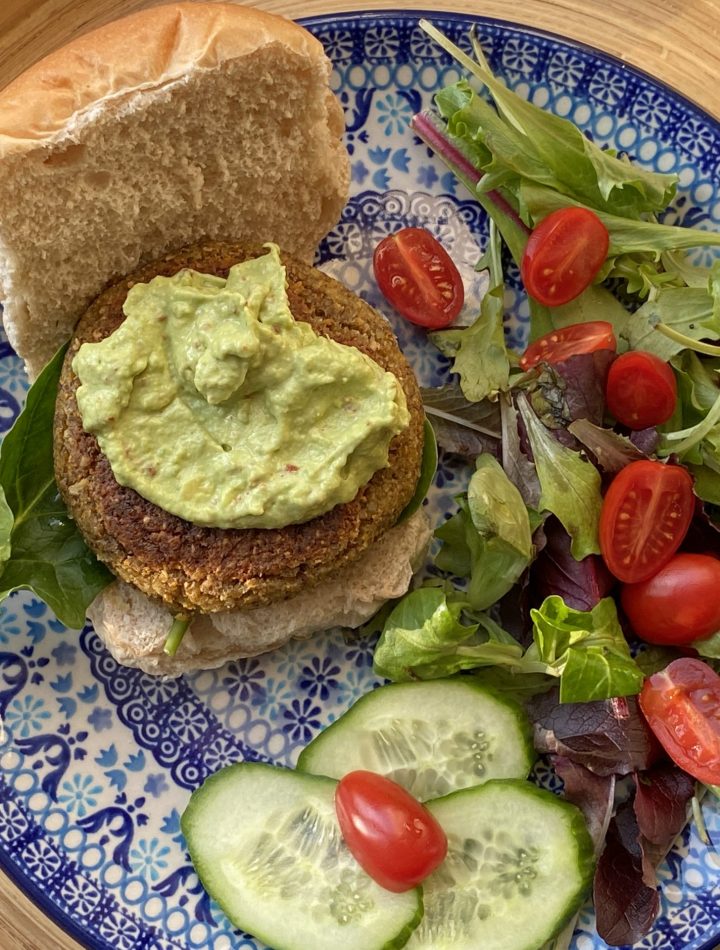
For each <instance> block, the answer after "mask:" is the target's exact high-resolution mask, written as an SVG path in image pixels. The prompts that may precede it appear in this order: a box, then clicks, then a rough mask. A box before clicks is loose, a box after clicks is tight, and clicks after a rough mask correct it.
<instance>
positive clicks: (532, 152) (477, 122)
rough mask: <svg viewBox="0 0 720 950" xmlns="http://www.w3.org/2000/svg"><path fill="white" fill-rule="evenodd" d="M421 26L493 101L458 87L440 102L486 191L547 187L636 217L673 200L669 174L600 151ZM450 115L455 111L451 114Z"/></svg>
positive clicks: (482, 65) (479, 52) (673, 180)
mask: <svg viewBox="0 0 720 950" xmlns="http://www.w3.org/2000/svg"><path fill="white" fill-rule="evenodd" d="M420 25H421V27H422V28H423V29H424V30H425V31H426V32H427V33H428V34H429V35H430V36H431V37H432V38H433V39H434V40H435V41H436V42H437V43H438V44H439V45H440V46H442V47H443V49H445V50H447V52H448V53H450V55H451V56H452V57H453V58H454V59H455V60H457V62H458V63H460V64H461V65H462V66H464V67H465V68H466V69H467V70H468V71H469V72H470V73H472V75H473V76H475V78H476V79H479V80H480V82H481V83H483V85H484V86H485V87H486V88H487V89H488V91H489V92H490V94H491V95H492V97H493V99H494V101H495V105H496V106H497V112H495V111H494V110H493V109H492V108H491V107H490V106H489V105H488V104H487V103H486V102H484V100H483V99H481V97H480V96H478V95H477V94H476V93H474V92H473V90H472V89H471V88H470V86H469V84H468V83H467V82H465V81H464V80H461V81H460V82H459V83H457V84H455V86H450V87H448V88H446V89H444V90H442V92H441V93H439V94H438V96H437V104H438V108H439V109H440V111H441V113H442V114H443V115H444V116H445V117H446V118H447V119H448V123H449V129H450V131H451V133H452V134H454V135H462V137H463V139H464V140H465V141H466V142H467V147H468V148H467V154H468V157H469V158H471V159H472V160H473V162H474V164H476V166H477V167H479V168H481V169H482V170H483V171H484V172H485V175H486V176H487V181H485V180H484V181H483V184H482V187H483V190H485V191H488V190H490V189H497V188H503V189H505V190H509V191H517V188H518V186H519V184H520V182H522V181H523V180H530V181H534V182H537V183H538V184H542V185H548V186H550V187H552V188H555V189H557V190H558V191H560V192H562V193H563V194H565V195H568V196H570V197H574V198H576V199H577V200H579V201H582V202H586V203H587V204H589V205H590V206H591V207H593V208H596V209H601V210H604V211H607V212H610V213H614V214H620V215H625V216H628V217H634V218H637V217H639V216H640V215H641V214H642V213H644V212H656V211H661V210H663V209H664V208H665V207H667V205H668V204H669V202H670V201H671V199H672V198H673V195H674V194H675V189H676V182H677V179H676V177H675V176H674V175H662V174H657V173H655V172H649V171H646V170H645V169H642V168H639V167H638V166H636V165H632V164H631V163H630V162H627V161H625V160H623V159H620V158H617V157H616V156H615V154H614V153H613V152H610V151H606V150H604V149H601V148H600V147H599V146H597V145H595V144H594V143H593V142H591V141H590V140H589V139H587V138H586V137H585V136H584V135H583V134H582V132H581V131H580V130H579V129H578V128H577V126H575V125H574V124H573V123H572V122H570V121H568V120H567V119H562V118H560V117H559V116H556V115H553V114H552V113H551V112H548V111H547V110H545V109H541V108H539V107H538V106H535V105H533V103H531V102H528V101H527V100H525V99H523V98H522V97H521V96H518V95H517V94H516V93H514V92H512V91H511V90H510V89H508V88H507V87H506V86H505V85H503V83H501V82H500V81H499V80H498V79H496V78H495V76H493V74H492V72H491V71H490V68H489V67H488V65H487V62H486V61H485V57H484V56H483V53H482V50H481V49H480V46H479V44H478V43H475V44H474V50H473V51H474V53H475V55H476V57H477V60H478V61H477V62H475V61H474V60H472V59H471V58H470V57H469V56H468V55H467V54H466V53H464V52H463V50H461V49H460V48H459V47H458V46H456V45H455V44H454V43H452V42H451V41H450V40H449V39H448V38H447V37H446V36H444V35H443V34H442V33H441V32H440V31H439V30H438V29H436V28H435V27H434V26H432V24H430V23H428V22H427V21H426V20H421V21H420ZM453 109H454V112H453V111H452V110H453Z"/></svg>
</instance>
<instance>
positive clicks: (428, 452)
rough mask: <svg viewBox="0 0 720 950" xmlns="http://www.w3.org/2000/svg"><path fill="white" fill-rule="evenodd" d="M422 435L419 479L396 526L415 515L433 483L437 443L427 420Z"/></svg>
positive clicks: (436, 460) (436, 459)
mask: <svg viewBox="0 0 720 950" xmlns="http://www.w3.org/2000/svg"><path fill="white" fill-rule="evenodd" d="M423 435H424V440H423V452H422V461H421V463H420V477H419V478H418V482H417V485H416V486H415V492H414V494H413V496H412V498H411V499H410V501H409V502H408V503H407V505H406V506H405V508H404V509H403V510H402V512H401V514H400V517H399V518H398V524H399V523H400V522H401V521H406V520H407V519H408V518H409V517H410V516H411V515H414V514H415V512H416V511H417V510H418V508H420V506H421V505H422V503H423V501H424V500H425V496H426V495H427V493H428V489H429V488H430V486H431V485H432V483H433V479H434V478H435V472H436V471H437V463H438V450H437V442H436V441H435V431H434V430H433V427H432V426H431V425H430V423H429V422H428V420H427V418H426V419H425V425H424V429H423Z"/></svg>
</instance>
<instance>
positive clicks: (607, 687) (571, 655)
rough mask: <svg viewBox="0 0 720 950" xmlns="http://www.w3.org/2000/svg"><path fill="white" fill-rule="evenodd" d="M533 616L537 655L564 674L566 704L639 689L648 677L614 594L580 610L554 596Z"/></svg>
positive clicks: (562, 685) (562, 697)
mask: <svg viewBox="0 0 720 950" xmlns="http://www.w3.org/2000/svg"><path fill="white" fill-rule="evenodd" d="M530 615H531V617H532V620H533V639H534V642H535V648H536V650H537V653H538V658H539V659H540V660H541V661H542V662H544V663H547V664H548V665H549V666H550V667H551V668H552V669H554V670H556V671H557V673H558V674H559V675H560V702H561V703H573V702H590V701H592V700H600V699H610V698H611V697H614V696H630V695H634V694H635V693H639V692H640V689H641V688H642V684H643V681H644V679H645V677H644V675H643V672H642V670H640V668H639V667H638V666H637V664H636V663H635V661H634V660H633V659H632V657H631V655H630V649H629V647H628V645H627V642H626V640H625V637H624V636H623V632H622V628H621V626H620V622H619V620H618V616H617V610H616V608H615V601H614V600H613V599H612V598H611V597H605V598H604V599H603V600H601V601H599V603H597V604H596V605H595V606H594V607H593V608H592V610H575V609H574V608H572V607H568V605H567V604H566V603H565V601H564V600H563V599H562V597H558V596H556V595H553V596H551V597H546V598H545V600H544V601H543V603H542V605H541V607H540V608H539V609H533V610H531V611H530Z"/></svg>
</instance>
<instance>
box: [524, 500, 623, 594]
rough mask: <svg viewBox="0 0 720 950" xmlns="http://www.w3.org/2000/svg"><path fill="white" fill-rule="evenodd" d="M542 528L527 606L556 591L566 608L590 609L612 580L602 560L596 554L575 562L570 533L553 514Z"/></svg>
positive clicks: (607, 590) (604, 592) (608, 587)
mask: <svg viewBox="0 0 720 950" xmlns="http://www.w3.org/2000/svg"><path fill="white" fill-rule="evenodd" d="M543 530H544V536H545V544H544V546H543V548H542V550H541V552H540V553H539V555H538V557H537V559H536V560H535V562H534V563H533V565H532V567H531V568H530V603H531V606H537V605H539V604H541V603H542V602H543V600H544V599H545V598H546V597H550V596H551V595H552V594H558V595H559V596H560V597H562V598H563V600H564V601H565V603H566V604H567V605H568V607H573V608H574V609H575V610H592V608H593V607H594V606H595V605H596V604H597V603H598V602H599V601H601V600H602V599H603V597H607V595H608V593H609V592H610V590H611V589H612V587H613V585H614V583H615V580H614V578H613V576H612V575H611V574H610V572H609V571H608V569H607V567H605V562H604V561H603V559H602V558H601V557H599V556H598V555H597V554H590V555H588V556H587V557H585V558H583V559H582V560H581V561H576V560H575V558H574V557H573V556H572V553H571V551H570V535H569V534H568V533H567V531H566V530H565V528H563V526H562V525H561V524H560V522H559V521H558V519H557V518H555V517H554V516H551V517H549V518H547V519H546V521H545V524H544V528H543Z"/></svg>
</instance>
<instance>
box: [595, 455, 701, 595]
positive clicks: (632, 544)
mask: <svg viewBox="0 0 720 950" xmlns="http://www.w3.org/2000/svg"><path fill="white" fill-rule="evenodd" d="M694 510H695V496H694V494H693V480H692V476H691V475H690V473H689V472H688V471H687V469H685V468H683V467H682V466H681V465H668V464H665V463H663V462H651V461H650V460H649V459H648V460H647V461H645V460H643V461H640V462H631V463H630V464H629V465H626V466H625V468H623V469H621V470H620V471H619V472H618V474H617V475H616V476H615V478H614V479H613V481H612V482H611V484H610V487H609V488H608V490H607V494H606V495H605V499H604V501H603V506H602V510H601V512H600V550H601V551H602V556H603V558H604V560H605V563H606V564H607V566H608V567H609V569H610V571H611V572H612V573H613V574H614V575H615V577H617V578H618V580H621V581H625V583H627V584H634V583H637V582H639V581H645V580H647V579H648V578H649V577H652V575H653V574H656V573H657V572H658V571H659V570H660V568H661V567H662V566H663V565H664V564H667V562H668V561H669V560H670V558H671V557H672V556H673V554H674V553H675V552H676V551H677V549H678V548H679V547H680V545H681V544H682V541H683V538H684V537H685V535H686V534H687V530H688V528H689V526H690V522H691V520H692V516H693V512H694Z"/></svg>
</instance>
